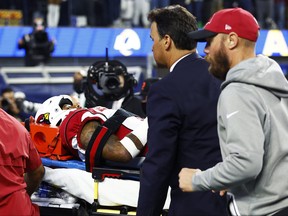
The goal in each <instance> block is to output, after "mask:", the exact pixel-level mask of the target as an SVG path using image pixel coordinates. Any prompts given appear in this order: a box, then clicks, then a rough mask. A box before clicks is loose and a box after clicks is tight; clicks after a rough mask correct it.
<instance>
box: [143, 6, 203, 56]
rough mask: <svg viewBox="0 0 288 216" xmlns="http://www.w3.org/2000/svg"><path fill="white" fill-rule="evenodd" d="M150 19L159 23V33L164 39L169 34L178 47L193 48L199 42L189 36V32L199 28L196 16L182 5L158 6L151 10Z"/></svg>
mask: <svg viewBox="0 0 288 216" xmlns="http://www.w3.org/2000/svg"><path fill="white" fill-rule="evenodd" d="M148 20H149V21H150V22H151V23H152V22H155V23H156V24H157V29H158V34H159V36H160V38H161V39H162V38H163V37H164V36H165V35H169V36H170V37H171V38H172V40H173V41H174V43H175V46H176V48H177V49H183V50H184V49H187V50H191V49H194V48H196V46H197V42H196V41H193V40H191V39H190V38H189V37H188V33H189V32H191V31H196V30H198V28H197V21H196V17H195V16H193V14H191V13H190V12H189V11H188V10H187V9H186V8H184V7H182V6H180V5H171V6H167V7H164V8H156V9H154V10H152V11H150V12H149V14H148Z"/></svg>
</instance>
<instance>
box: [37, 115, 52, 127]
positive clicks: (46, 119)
mask: <svg viewBox="0 0 288 216" xmlns="http://www.w3.org/2000/svg"><path fill="white" fill-rule="evenodd" d="M49 116H50V113H44V114H41V115H39V117H38V118H37V119H36V123H40V124H48V125H50V124H51V122H50V121H49Z"/></svg>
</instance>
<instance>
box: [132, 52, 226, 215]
mask: <svg viewBox="0 0 288 216" xmlns="http://www.w3.org/2000/svg"><path fill="white" fill-rule="evenodd" d="M208 66H209V65H208V63H207V62H206V61H205V60H204V59H203V58H201V57H200V56H198V54H196V53H193V54H191V55H188V56H186V57H184V58H183V59H181V60H180V61H179V62H178V63H177V64H176V66H175V68H174V69H173V71H172V72H171V73H169V74H168V75H167V76H166V77H164V78H163V79H162V80H160V81H158V82H157V83H155V84H153V85H152V86H151V89H150V90H149V93H148V101H147V116H148V123H149V130H148V142H147V144H148V153H147V155H146V159H145V161H144V163H143V165H142V167H141V177H140V193H139V200H138V207H137V215H139V216H140V215H141V216H149V215H153V216H154V215H155V216H156V215H160V214H161V211H162V208H163V205H164V202H165V198H166V194H167V189H168V186H169V185H170V186H171V203H170V208H169V215H173V216H184V215H189V216H190V215H197V216H201V215H205V216H207V215H221V216H223V215H226V197H220V195H219V193H212V192H211V191H207V192H193V193H187V192H186V193H184V192H182V191H181V190H180V189H179V183H178V174H179V172H180V170H181V169H182V168H183V167H189V168H199V169H201V170H205V169H208V168H209V167H212V166H214V165H215V164H216V163H218V162H219V161H221V160H222V158H221V153H220V146H219V142H218V135H217V101H218V96H219V94H220V81H218V80H216V78H214V77H213V76H212V75H210V74H209V72H208ZM191 181H192V180H191ZM191 184H192V183H191Z"/></svg>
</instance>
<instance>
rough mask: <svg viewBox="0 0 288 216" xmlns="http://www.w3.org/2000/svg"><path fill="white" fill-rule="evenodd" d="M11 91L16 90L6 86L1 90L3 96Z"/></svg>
mask: <svg viewBox="0 0 288 216" xmlns="http://www.w3.org/2000/svg"><path fill="white" fill-rule="evenodd" d="M10 92H14V90H13V89H12V88H11V87H9V86H8V87H6V88H3V89H2V90H1V95H2V96H3V94H5V93H10Z"/></svg>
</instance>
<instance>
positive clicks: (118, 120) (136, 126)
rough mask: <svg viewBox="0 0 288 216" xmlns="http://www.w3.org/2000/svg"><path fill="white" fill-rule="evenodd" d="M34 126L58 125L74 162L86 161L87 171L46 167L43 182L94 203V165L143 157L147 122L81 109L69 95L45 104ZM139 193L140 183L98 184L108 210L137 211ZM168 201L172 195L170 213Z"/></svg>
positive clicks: (101, 201)
mask: <svg viewBox="0 0 288 216" xmlns="http://www.w3.org/2000/svg"><path fill="white" fill-rule="evenodd" d="M35 122H36V123H37V124H45V125H49V126H52V127H55V126H57V127H59V135H60V138H61V144H62V145H63V146H64V147H65V149H66V150H67V151H69V153H70V154H71V155H73V157H74V158H77V159H80V160H82V161H85V163H86V170H87V171H88V172H86V171H83V170H79V169H67V168H65V169H61V168H57V169H51V168H47V169H46V174H45V176H44V181H46V182H48V183H50V184H52V185H56V186H58V187H60V188H62V189H63V190H65V191H67V192H69V193H70V194H72V195H74V196H76V197H79V198H82V199H84V200H86V201H87V202H89V203H93V199H94V194H93V187H94V179H93V178H92V175H91V173H90V172H92V169H93V166H95V165H100V164H103V163H104V162H105V161H111V162H121V163H128V162H129V161H131V160H132V159H133V158H135V157H139V158H142V159H144V154H145V145H146V142H147V130H148V123H147V118H145V119H142V118H140V117H138V116H136V115H134V114H131V113H129V112H127V111H125V110H123V109H118V110H113V109H107V108H105V107H99V106H98V107H94V108H81V107H79V103H77V101H76V100H75V99H74V98H72V97H70V96H69V95H59V96H54V97H51V98H49V99H47V100H46V101H45V102H44V103H43V105H42V106H41V107H40V109H39V110H38V111H37V113H36V115H35ZM141 156H142V157H141ZM91 158H93V160H91ZM87 159H88V160H87ZM140 161H141V160H140ZM79 186H80V187H79ZM138 191H139V181H134V180H122V179H114V178H113V179H112V178H105V179H104V181H103V182H101V183H100V184H99V189H98V193H99V198H98V201H99V204H100V205H105V206H117V205H128V206H131V207H137V200H138ZM169 202H170V198H169V196H167V200H166V203H165V206H164V207H165V209H168V207H169Z"/></svg>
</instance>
